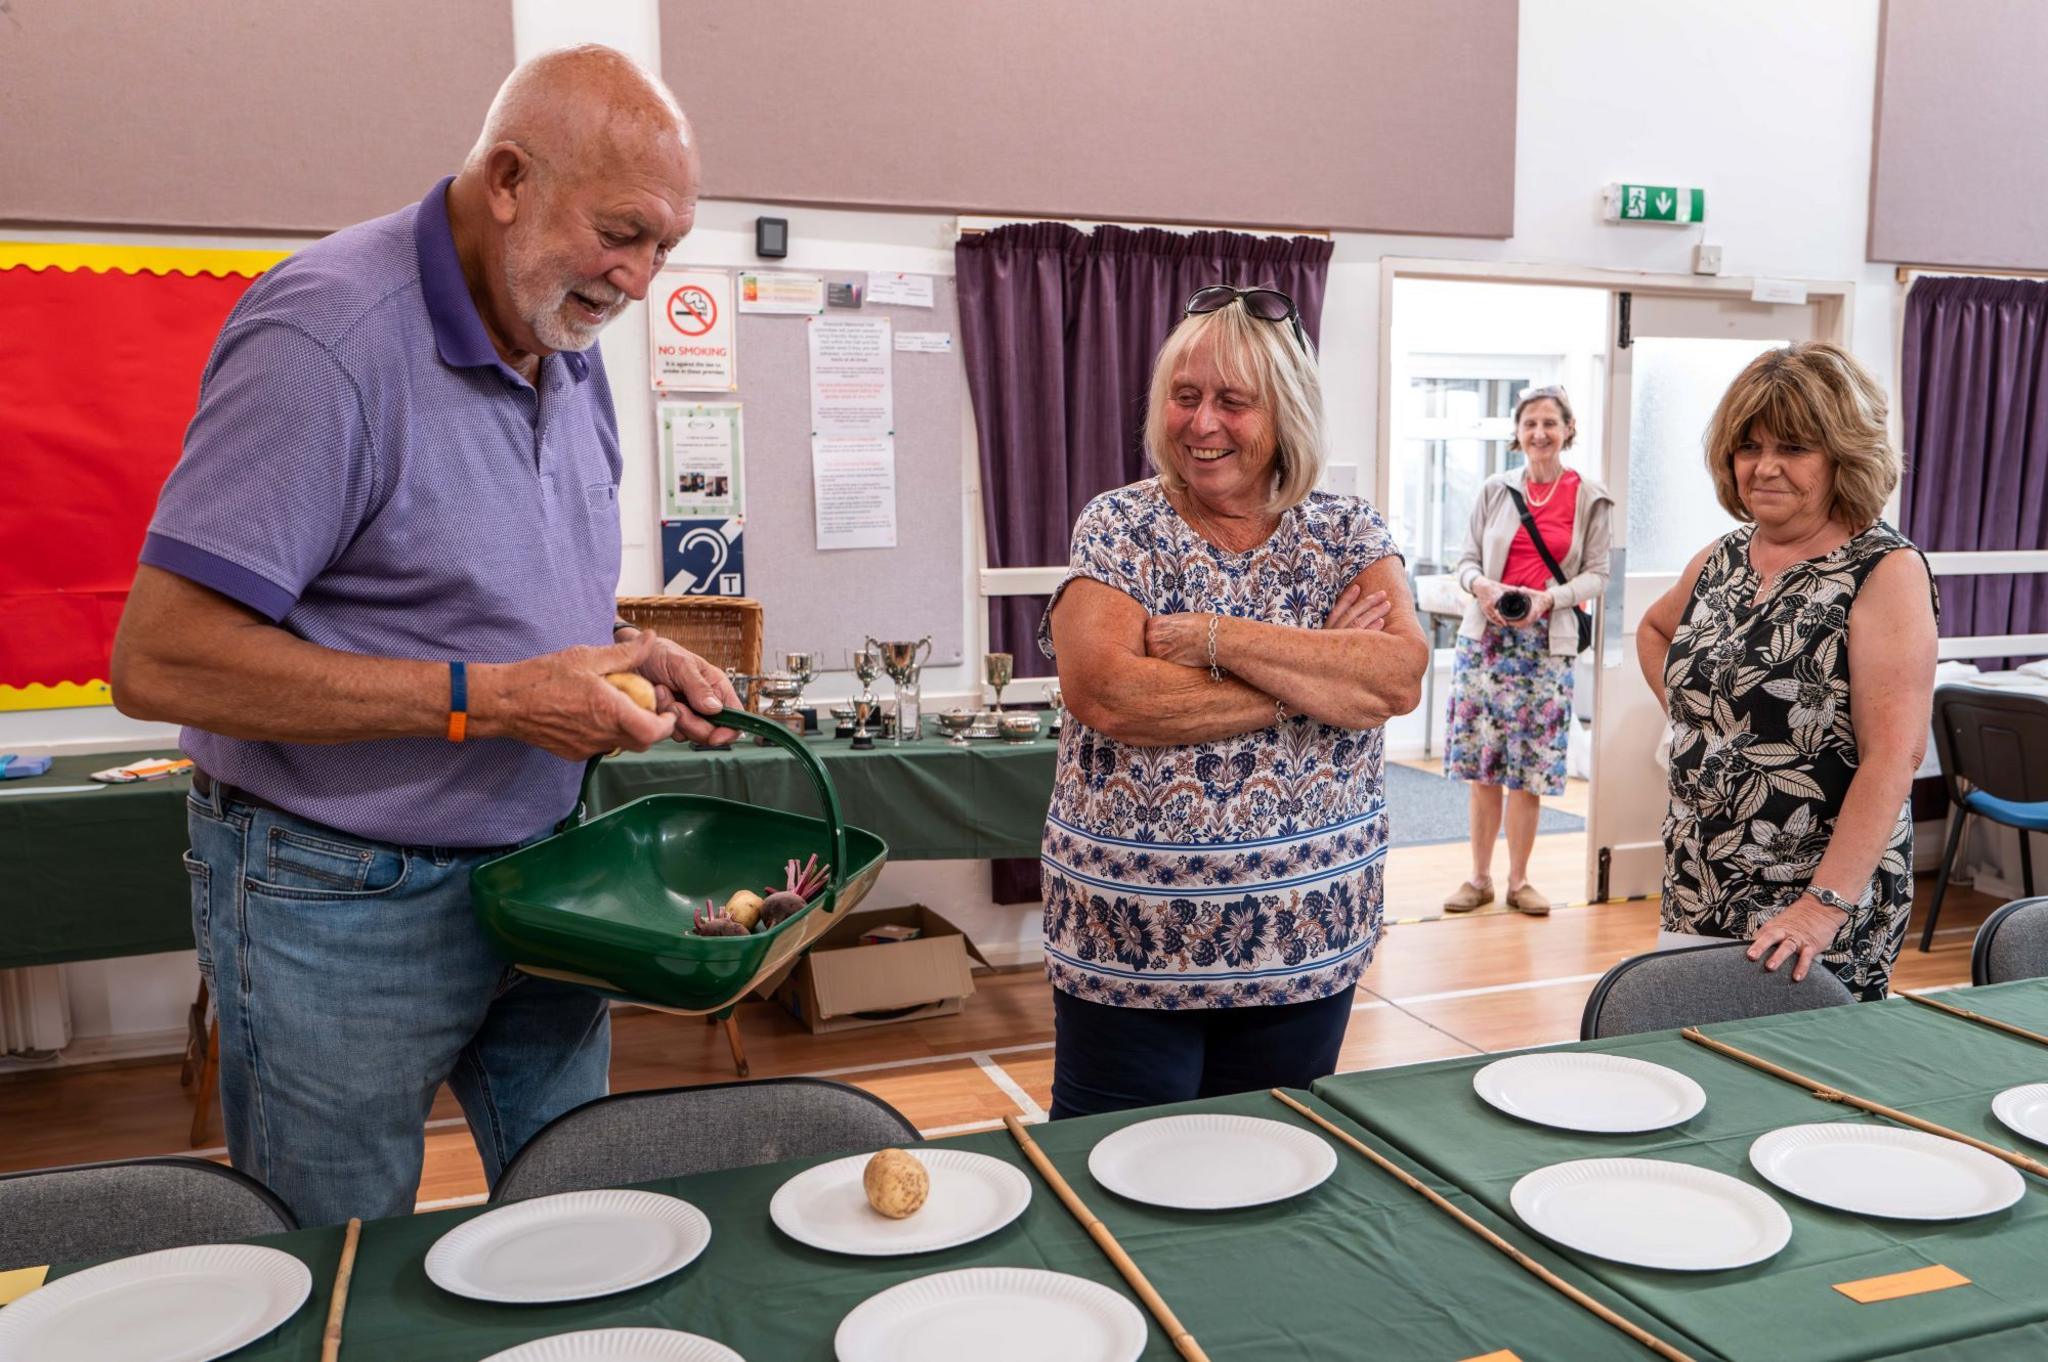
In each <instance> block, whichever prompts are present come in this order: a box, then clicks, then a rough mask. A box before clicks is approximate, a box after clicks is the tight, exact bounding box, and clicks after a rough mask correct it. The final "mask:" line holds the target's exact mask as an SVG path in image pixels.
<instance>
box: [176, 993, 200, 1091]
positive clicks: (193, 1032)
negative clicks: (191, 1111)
mask: <svg viewBox="0 0 2048 1362" xmlns="http://www.w3.org/2000/svg"><path fill="white" fill-rule="evenodd" d="M205 1063H206V977H205V976H204V975H201V976H200V979H199V996H198V997H196V998H194V999H193V1000H192V1006H191V1007H190V1008H188V1009H187V1010H186V1012H185V1063H184V1065H183V1067H181V1068H180V1069H179V1070H178V1086H179V1087H181V1088H189V1087H191V1086H192V1080H193V1079H195V1078H197V1077H199V1070H200V1069H201V1067H203V1066H204V1065H205Z"/></svg>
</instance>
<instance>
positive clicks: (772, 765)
mask: <svg viewBox="0 0 2048 1362" xmlns="http://www.w3.org/2000/svg"><path fill="white" fill-rule="evenodd" d="M811 743H812V748H813V750H814V751H816V752H817V753H818V755H819V757H820V758H821V759H822V760H823V761H824V763H825V768H826V770H827V771H829V772H830V773H831V776H832V781H833V784H834V785H835V786H836V787H837V789H838V791H839V802H840V809H841V811H842V812H843V814H844V815H845V817H846V819H847V821H848V822H850V823H853V824H855V825H856V826H858V827H863V828H866V829H868V830H869V831H871V832H874V833H877V834H879V835H880V836H881V838H882V840H883V841H885V842H887V843H888V844H889V857H890V859H891V860H897V861H918V860H950V859H962V860H987V859H991V858H994V857H998V856H1030V857H1035V856H1037V855H1038V843H1039V838H1040V836H1041V835H1042V834H1043V832H1044V830H1045V809H1046V805H1047V804H1048V803H1049V802H1050V801H1051V798H1052V777H1053V763H1054V759H1055V757H1056V755H1057V752H1058V744H1057V743H1054V742H1052V741H1050V740H1049V739H1045V738H1040V739H1037V740H1035V741H1032V742H1026V743H1014V744H1013V743H995V742H977V743H975V744H974V745H973V746H972V747H969V748H966V749H964V750H963V749H961V748H957V747H949V746H947V745H946V743H945V742H944V740H943V739H939V738H934V737H927V738H925V739H923V740H922V741H920V742H916V743H906V744H904V745H903V746H901V747H891V746H889V745H888V744H878V745H877V746H876V748H875V750H874V751H872V752H855V751H853V750H852V749H850V748H849V747H848V746H847V745H846V743H845V742H844V741H832V740H826V739H812V740H811ZM176 755H177V753H175V752H169V753H165V752H102V753H99V754H97V755H94V756H85V757H63V758H59V759H58V760H57V761H56V763H55V764H53V765H52V767H51V768H50V772H49V774H48V775H44V776H38V777H36V778H35V779H33V780H19V781H5V782H0V791H12V792H14V793H0V969H8V968H12V967H15V966H18V965H54V964H61V963H63V962H64V961H67V960H98V959H103V958H106V957H110V956H119V955H147V954H150V953H152V952H156V951H179V950H190V949H191V947H192V907H191V900H192V891H191V888H190V885H189V882H188V881H187V879H186V877H185V870H184V865H183V861H182V857H183V855H184V853H185V850H186V848H187V846H189V845H190V843H189V841H188V839H187V837H186V833H185V795H186V792H187V791H188V790H189V789H190V788H191V780H190V778H189V777H187V776H182V775H181V776H171V777H169V778H167V779H164V780H153V781H145V782H141V783H138V784H133V785H110V786H105V787H102V788H99V789H96V790H92V791H89V792H84V793H65V794H57V793H52V794H36V793H29V792H31V791H37V790H44V789H48V788H50V787H53V786H62V785H83V784H89V783H90V782H89V781H87V780H86V775H87V773H88V772H91V771H99V770H104V769H105V768H107V767H109V766H121V765H125V764H126V763H128V762H131V761H139V760H141V759H142V758H144V757H150V756H176ZM663 793H668V794H712V795H719V796H721V797H723V798H726V799H737V800H741V801H743V802H746V803H751V804H760V805H763V806H766V807H771V808H784V809H791V810H794V811H796V812H800V813H815V812H817V808H818V803H817V795H816V793H815V792H814V790H813V789H812V786H811V782H810V779H809V777H808V776H807V775H806V774H805V773H804V771H803V768H802V767H801V766H800V765H799V764H798V763H797V760H796V758H795V757H793V756H790V755H789V754H788V753H786V752H784V751H783V750H782V749H781V748H768V747H756V746H754V745H753V744H752V743H751V742H747V743H745V744H744V745H742V746H739V747H735V748H732V749H729V750H726V751H722V752H698V751H693V750H692V749H690V748H689V747H687V746H685V745H681V744H676V743H667V744H664V745H663V746H661V747H659V748H657V749H656V750H654V751H652V752H644V753H627V754H623V755H621V756H617V757H613V758H610V759H608V760H607V761H605V762H604V763H603V764H602V765H601V766H600V767H599V768H598V780H597V787H596V790H595V791H594V798H595V802H596V803H597V805H598V807H599V808H600V809H604V808H613V807H616V806H617V805H619V804H623V803H625V802H626V801H628V800H631V799H637V798H639V797H640V796H641V795H647V794H663Z"/></svg>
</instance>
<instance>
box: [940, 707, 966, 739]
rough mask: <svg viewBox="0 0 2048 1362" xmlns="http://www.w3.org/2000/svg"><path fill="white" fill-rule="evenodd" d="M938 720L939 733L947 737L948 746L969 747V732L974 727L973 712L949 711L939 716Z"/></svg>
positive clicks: (962, 710)
mask: <svg viewBox="0 0 2048 1362" xmlns="http://www.w3.org/2000/svg"><path fill="white" fill-rule="evenodd" d="M938 719H939V732H941V733H943V734H945V735H946V744H947V746H949V747H965V746H967V745H968V743H967V734H968V730H970V729H972V728H973V727H974V719H975V715H974V711H973V710H968V709H949V710H947V711H945V712H944V713H943V714H941V715H939V716H938Z"/></svg>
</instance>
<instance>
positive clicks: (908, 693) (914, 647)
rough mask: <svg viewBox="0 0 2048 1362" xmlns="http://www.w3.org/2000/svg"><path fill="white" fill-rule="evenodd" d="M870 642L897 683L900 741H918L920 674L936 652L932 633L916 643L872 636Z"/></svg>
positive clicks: (897, 714) (897, 726)
mask: <svg viewBox="0 0 2048 1362" xmlns="http://www.w3.org/2000/svg"><path fill="white" fill-rule="evenodd" d="M867 646H868V647H870V648H873V649H874V650H875V652H876V653H877V654H878V655H879V656H880V657H881V659H882V670H883V671H884V672H887V673H888V675H889V679H890V680H891V681H893V682H895V683H896V736H895V741H897V742H899V743H904V742H915V741H917V739H918V738H919V736H920V735H921V734H920V728H921V726H920V724H919V714H918V691H919V689H920V686H919V680H920V674H921V673H922V672H923V670H924V663H925V660H926V659H927V658H929V657H930V656H931V655H932V636H931V635H930V634H926V635H925V636H924V637H923V638H921V639H919V640H917V641H916V642H915V643H911V642H906V641H901V640H898V641H891V642H882V641H879V640H876V639H872V638H871V639H868V640H867Z"/></svg>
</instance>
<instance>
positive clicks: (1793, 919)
mask: <svg viewBox="0 0 2048 1362" xmlns="http://www.w3.org/2000/svg"><path fill="white" fill-rule="evenodd" d="M1707 464H1708V468H1709V469H1710V470H1711V471H1712V473H1713V475H1714V485H1715V489H1716V491H1717V492H1718V493H1719V496H1720V500H1721V504H1722V505H1723V506H1724V507H1726V508H1727V510H1728V511H1729V513H1730V514H1732V515H1734V516H1736V517H1737V518H1739V519H1742V520H1746V521H1749V522H1750V523H1749V524H1746V525H1744V526H1742V527H1741V528H1740V529H1737V530H1735V531H1733V532H1732V533H1730V534H1728V535H1726V536H1724V537H1722V538H1721V539H1720V540H1718V541H1716V542H1715V543H1713V544H1710V545H1708V546H1707V547H1706V548H1705V549H1704V550H1702V551H1701V552H1700V553H1699V554H1698V555H1697V556H1696V557H1695V558H1694V559H1693V560H1692V562H1691V563H1690V564H1688V565H1687V567H1686V571H1685V575H1684V576H1683V577H1682V578H1681V579H1680V581H1679V583H1678V585H1677V586H1676V587H1674V588H1673V589H1672V590H1671V591H1670V592H1669V593H1667V594H1666V595H1665V596H1664V597H1663V598H1661V599H1660V600H1659V601H1657V603H1656V604H1655V605H1653V606H1652V607H1651V608H1650V611H1649V613H1648V614H1647V615H1646V616H1645V617H1644V620H1643V624H1642V627H1641V629H1640V631H1639V632H1638V633H1637V635H1636V638H1637V646H1638V651H1639V654H1640V659H1641V662H1642V666H1643V675H1644V677H1645V678H1646V679H1647V680H1648V681H1649V683H1650V686H1651V688H1652V689H1653V690H1655V691H1656V692H1657V693H1658V695H1659V696H1660V697H1661V698H1662V700H1663V702H1664V709H1665V713H1666V714H1667V716H1668V717H1669V719H1670V722H1671V734H1672V746H1671V807H1670V812H1669V814H1668V815H1667V817H1666V819H1665V823H1664V844H1665V854H1666V863H1665V872H1664V902H1663V920H1662V926H1663V932H1664V935H1663V937H1661V938H1660V944H1684V943H1683V942H1682V940H1680V941H1673V940H1672V938H1673V937H1677V938H1683V937H1709V938H1716V937H1718V938H1730V937H1732V938H1738V939H1751V940H1753V944H1752V945H1751V947H1750V950H1749V958H1750V959H1752V960H1758V959H1761V960H1763V962H1764V967H1765V968H1766V969H1773V970H1774V969H1776V968H1777V967H1778V965H1779V964H1780V963H1782V962H1783V961H1785V960H1786V959H1788V958H1790V959H1792V960H1793V971H1792V974H1793V978H1795V979H1803V978H1804V977H1805V976H1806V972H1807V970H1808V969H1809V968H1810V967H1811V966H1812V965H1813V964H1814V963H1816V962H1818V963H1819V964H1820V965H1822V966H1824V967H1825V968H1827V969H1828V970H1830V971H1832V972H1833V973H1834V974H1835V975H1837V976H1838V977H1839V978H1840V979H1841V980H1842V982H1843V983H1845V984H1847V985H1848V986H1849V988H1850V990H1851V991H1852V992H1854V993H1855V994H1856V995H1857V997H1858V998H1860V999H1863V1000H1866V1001H1868V1000H1873V999H1878V998H1882V997H1884V996H1885V993H1886V991H1887V989H1888V988H1889V986H1890V981H1891V970H1892V964H1893V962H1894V961H1895V960H1896V959H1897V958H1898V953H1899V943H1900V942H1901V940H1903V938H1904V936H1905V932H1906V918H1907V916H1908V914H1909V913H1910V912H1911V910H1912V906H1913V822H1912V816H1911V813H1910V811H1909V801H1908V795H1909V794H1910V792H1911V787H1912V781H1913V773H1914V771H1915V770H1917V769H1918V768H1919V765H1920V760H1921V757H1922V755H1923V754H1924V752H1925V750H1926V745H1927V736H1928V715H1929V709H1930V706H1931V703H1932V697H1933V691H1934V661H1935V624H1936V614H1937V610H1938V604H1937V601H1936V598H1935V595H1934V588H1933V582H1932V579H1931V578H1930V577H1929V575H1928V571H1927V563H1926V560H1925V559H1924V558H1922V557H1921V555H1920V552H1919V550H1918V549H1916V548H1914V546H1913V545H1912V544H1911V543H1910V542H1908V541H1907V540H1906V539H1905V538H1904V536H1902V535H1900V534H1899V532H1898V531H1897V530H1894V529H1893V528H1892V527H1891V526H1889V525H1887V524H1885V523H1884V522H1883V521H1882V520H1880V519H1878V513H1879V511H1880V510H1881V509H1882V507H1883V505H1884V502H1885V499H1886V498H1887V497H1888V496H1890V494H1891V491H1892V488H1893V487H1895V486H1896V485H1897V483H1898V477H1899V458H1898V455H1897V454H1896V453H1895V452H1894V451H1893V449H1892V448H1891V445H1890V443H1889V442H1888V440H1887V439H1886V436H1885V404H1884V396H1883V393H1882V391H1881V390H1880V389H1879V388H1878V386H1877V384H1876V382H1875V381H1874V380H1873V379H1872V378H1871V377H1870V375H1869V374H1868V373H1866V372H1865V371H1864V370H1863V368H1862V367H1861V366H1860V365H1858V364H1857V363H1856V361H1855V360H1854V359H1852V358H1850V357H1849V355H1848V354H1846V353H1845V352H1844V351H1842V350H1840V349H1838V348H1836V347H1835V346H1832V345H1825V344H1806V345H1794V346H1789V347H1787V348H1785V349H1782V350H1773V351H1769V352H1767V353H1765V354H1763V355H1761V356H1759V357H1758V358H1757V359H1756V360H1755V361H1754V362H1752V363H1751V364H1750V366H1749V367H1748V368H1747V369H1745V370H1744V371H1743V372H1742V374H1741V375H1740V376H1739V377H1738V378H1737V379H1736V380H1735V382H1734V384H1733V385H1732V386H1730V388H1729V389H1728V392H1727V394H1726V395H1725V396H1724V397H1723V398H1722V399H1721V405H1720V407H1719V408H1718V409H1717V410H1716V412H1715V413H1714V419H1713V423H1712V425H1711V426H1710V427H1709V429H1708V432H1707Z"/></svg>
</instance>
